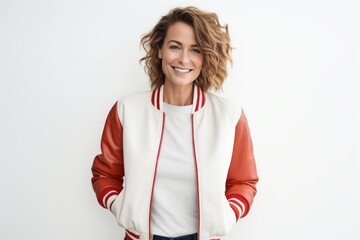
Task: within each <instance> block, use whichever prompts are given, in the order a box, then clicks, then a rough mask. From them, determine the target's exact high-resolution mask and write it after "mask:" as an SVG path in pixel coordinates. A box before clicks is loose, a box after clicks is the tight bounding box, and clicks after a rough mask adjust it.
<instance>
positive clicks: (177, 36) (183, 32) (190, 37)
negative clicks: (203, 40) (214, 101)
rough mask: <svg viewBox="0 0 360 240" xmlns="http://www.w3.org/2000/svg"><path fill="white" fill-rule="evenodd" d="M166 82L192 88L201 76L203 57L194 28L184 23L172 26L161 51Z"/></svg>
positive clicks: (160, 55)
mask: <svg viewBox="0 0 360 240" xmlns="http://www.w3.org/2000/svg"><path fill="white" fill-rule="evenodd" d="M159 58H161V59H162V70H163V72H164V74H165V82H167V84H170V85H172V86H174V87H175V86H183V87H184V86H190V85H191V86H192V83H193V81H194V80H195V79H196V78H197V77H198V76H199V75H200V72H201V67H202V63H203V56H202V53H201V51H200V48H199V46H198V45H197V43H196V39H195V32H194V28H193V27H192V26H190V25H188V24H186V23H183V22H176V23H174V24H173V25H171V26H170V27H169V29H168V31H167V34H166V37H165V39H164V44H163V46H162V48H161V49H159Z"/></svg>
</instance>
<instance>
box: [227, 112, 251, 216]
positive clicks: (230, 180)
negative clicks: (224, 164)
mask: <svg viewBox="0 0 360 240" xmlns="http://www.w3.org/2000/svg"><path fill="white" fill-rule="evenodd" d="M257 182H258V176H257V172H256V164H255V158H254V154H253V145H252V141H251V136H250V131H249V127H248V123H247V120H246V116H245V114H244V112H242V113H241V116H240V119H239V121H238V123H237V125H236V129H235V140H234V148H233V154H232V159H231V163H230V167H229V172H228V176H227V180H226V192H225V195H226V197H227V199H228V201H229V204H230V206H231V208H232V209H233V210H234V212H235V215H236V220H238V219H239V218H241V217H245V216H246V215H247V213H248V212H249V209H250V207H251V204H252V202H253V199H254V196H255V194H256V187H255V185H256V183H257Z"/></svg>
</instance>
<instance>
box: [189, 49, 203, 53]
mask: <svg viewBox="0 0 360 240" xmlns="http://www.w3.org/2000/svg"><path fill="white" fill-rule="evenodd" d="M191 52H192V53H195V54H201V51H200V49H198V48H193V49H191Z"/></svg>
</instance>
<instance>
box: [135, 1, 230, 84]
mask: <svg viewBox="0 0 360 240" xmlns="http://www.w3.org/2000/svg"><path fill="white" fill-rule="evenodd" d="M179 21H180V22H184V23H186V24H189V25H190V26H192V27H193V28H194V30H195V38H196V42H197V44H198V46H199V48H200V50H201V53H202V55H203V65H202V69H201V73H200V75H199V77H198V78H197V80H196V84H197V85H198V86H199V87H200V88H201V89H202V90H204V91H206V90H208V89H210V88H214V89H215V90H220V89H221V86H222V84H223V82H224V80H225V78H226V76H227V63H228V62H230V63H232V59H231V56H230V53H231V46H230V37H229V32H228V26H227V25H223V26H222V25H220V23H219V18H218V16H217V15H216V14H215V13H208V12H204V11H201V10H199V9H198V8H196V7H185V8H175V9H173V10H171V11H170V12H169V13H168V14H167V15H165V16H163V17H162V18H161V19H160V20H159V22H158V23H157V24H156V25H155V27H154V28H153V29H152V30H151V31H150V32H149V33H147V34H145V35H144V36H143V37H142V38H141V45H142V47H143V48H144V49H145V52H146V54H145V56H144V57H143V58H141V59H140V62H144V63H145V66H144V68H145V71H146V72H147V74H148V75H149V77H150V83H151V88H152V89H154V88H156V87H159V86H161V85H162V84H163V83H164V81H165V75H164V73H163V71H162V67H161V61H162V60H161V59H159V57H158V52H159V49H161V48H162V46H163V43H164V39H165V37H166V34H167V30H168V29H169V27H170V26H171V25H172V24H174V23H176V22H179Z"/></svg>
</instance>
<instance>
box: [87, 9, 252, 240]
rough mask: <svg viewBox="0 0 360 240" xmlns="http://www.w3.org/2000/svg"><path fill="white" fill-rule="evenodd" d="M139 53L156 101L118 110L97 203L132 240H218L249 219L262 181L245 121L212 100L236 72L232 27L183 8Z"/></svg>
mask: <svg viewBox="0 0 360 240" xmlns="http://www.w3.org/2000/svg"><path fill="white" fill-rule="evenodd" d="M141 43H142V45H143V47H144V48H145V50H146V56H145V57H144V58H142V59H141V61H144V62H145V69H146V70H147V73H148V75H149V77H150V82H151V88H152V91H151V92H150V91H149V92H144V93H137V94H133V95H130V96H127V97H125V98H123V99H121V100H119V101H118V102H116V103H115V105H114V106H113V107H112V109H111V110H110V112H109V115H108V117H107V120H106V123H105V127H104V132H103V136H102V140H101V149H102V154H100V155H98V156H96V157H95V160H94V163H93V166H92V173H93V178H92V184H93V188H94V191H95V193H96V195H97V199H98V201H99V203H100V205H101V206H103V207H104V208H108V209H109V210H110V211H111V212H112V213H113V215H114V216H115V217H116V220H117V222H118V223H119V225H120V226H122V227H124V228H125V229H126V237H125V239H154V240H166V239H179V240H193V239H201V240H205V239H206V240H209V239H220V238H221V237H222V236H225V235H226V234H228V233H229V232H230V230H231V229H232V227H233V225H234V224H235V223H236V222H237V221H238V219H240V218H241V217H244V216H245V215H246V214H247V213H248V211H249V209H250V206H251V204H252V202H253V198H254V196H255V193H256V187H255V184H256V183H257V181H258V177H257V173H256V166H255V161H254V156H253V149H252V142H251V137H250V133H249V129H248V125H247V121H246V117H245V115H244V113H243V111H242V110H241V108H236V107H234V106H233V105H231V104H230V103H229V102H227V101H226V100H224V99H223V98H220V97H218V96H215V95H213V94H210V93H209V92H207V90H209V89H211V88H214V89H215V90H219V89H220V88H221V85H222V83H223V81H224V80H225V77H226V75H227V70H226V65H227V63H228V62H229V61H230V62H231V57H230V51H231V47H230V39H229V35H228V31H227V26H221V25H220V24H219V21H218V18H217V15H216V14H214V13H206V12H203V11H200V10H199V9H197V8H194V7H187V8H176V9H173V10H172V11H170V12H169V14H168V15H166V16H163V17H162V18H161V19H160V21H159V22H158V23H157V24H156V26H155V27H154V29H153V30H152V31H151V32H149V33H148V34H146V35H145V36H144V37H143V38H142V40H141Z"/></svg>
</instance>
